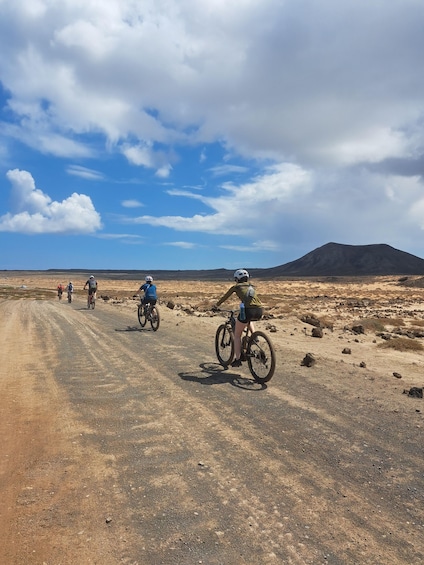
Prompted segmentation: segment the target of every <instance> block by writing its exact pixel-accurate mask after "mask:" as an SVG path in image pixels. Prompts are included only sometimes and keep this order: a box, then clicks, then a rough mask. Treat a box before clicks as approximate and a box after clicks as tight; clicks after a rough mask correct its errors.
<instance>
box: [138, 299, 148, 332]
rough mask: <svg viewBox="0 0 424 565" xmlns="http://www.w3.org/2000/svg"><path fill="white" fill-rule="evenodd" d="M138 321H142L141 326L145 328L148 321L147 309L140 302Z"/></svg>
mask: <svg viewBox="0 0 424 565" xmlns="http://www.w3.org/2000/svg"><path fill="white" fill-rule="evenodd" d="M137 315H138V321H139V322H140V326H141V327H142V328H144V326H145V325H146V322H147V318H146V311H145V309H144V306H143V305H142V304H139V306H138V313H137Z"/></svg>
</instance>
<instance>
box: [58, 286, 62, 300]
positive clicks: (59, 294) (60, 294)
mask: <svg viewBox="0 0 424 565" xmlns="http://www.w3.org/2000/svg"><path fill="white" fill-rule="evenodd" d="M62 294H63V285H62V283H59V284H58V285H57V296H58V298H59V300H62Z"/></svg>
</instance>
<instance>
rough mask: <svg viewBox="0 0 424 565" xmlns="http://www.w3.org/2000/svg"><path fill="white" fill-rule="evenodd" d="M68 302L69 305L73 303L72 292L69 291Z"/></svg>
mask: <svg viewBox="0 0 424 565" xmlns="http://www.w3.org/2000/svg"><path fill="white" fill-rule="evenodd" d="M68 302H69V304H70V303H71V302H72V292H71V291H70V290H68Z"/></svg>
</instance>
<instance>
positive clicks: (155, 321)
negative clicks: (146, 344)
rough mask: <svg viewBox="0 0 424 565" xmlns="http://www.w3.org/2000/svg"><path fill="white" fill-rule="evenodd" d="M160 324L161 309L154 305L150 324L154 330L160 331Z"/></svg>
mask: <svg viewBox="0 0 424 565" xmlns="http://www.w3.org/2000/svg"><path fill="white" fill-rule="evenodd" d="M159 324H160V315H159V310H158V309H157V308H156V306H153V307H152V309H151V310H150V325H151V326H152V330H153V331H154V332H157V331H158V329H159Z"/></svg>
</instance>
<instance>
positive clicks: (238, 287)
mask: <svg viewBox="0 0 424 565" xmlns="http://www.w3.org/2000/svg"><path fill="white" fill-rule="evenodd" d="M234 280H235V281H236V284H235V285H233V286H232V287H231V288H229V289H228V290H227V292H226V293H225V294H224V296H222V297H221V298H220V299H219V300H218V302H217V303H216V307H215V308H217V307H218V306H220V305H221V304H222V303H223V302H225V301H226V300H228V298H229V297H230V296H231V295H232V294H233V293H236V295H237V296H238V298H239V299H240V300H241V305H240V306H241V310H240V314H239V315H238V317H237V320H236V327H235V330H234V361H233V362H232V363H231V366H232V367H240V365H241V359H240V357H241V334H242V332H243V330H244V328H245V327H246V326H247V324H249V323H250V327H251V330H252V332H254V331H255V329H254V327H253V324H252V321H253V320H260V319H261V318H262V314H263V310H262V303H261V301H260V300H259V298H258V296H257V295H256V290H255V289H254V288H253V286H252V285H251V284H250V282H249V273H248V272H247V271H246V269H237V271H236V272H235V273H234ZM242 313H243V314H242ZM241 315H243V318H244V319H240V317H241Z"/></svg>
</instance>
